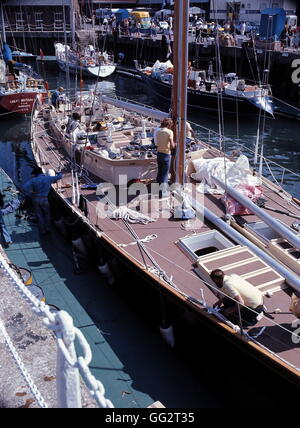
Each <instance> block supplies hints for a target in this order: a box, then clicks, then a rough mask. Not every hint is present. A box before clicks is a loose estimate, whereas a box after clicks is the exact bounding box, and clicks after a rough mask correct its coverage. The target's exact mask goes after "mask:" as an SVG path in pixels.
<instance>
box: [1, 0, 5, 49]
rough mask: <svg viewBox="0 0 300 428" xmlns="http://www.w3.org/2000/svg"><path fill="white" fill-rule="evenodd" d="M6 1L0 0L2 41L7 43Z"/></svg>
mask: <svg viewBox="0 0 300 428" xmlns="http://www.w3.org/2000/svg"><path fill="white" fill-rule="evenodd" d="M4 2H5V0H0V13H1V33H2V43H6V33H5V23H4Z"/></svg>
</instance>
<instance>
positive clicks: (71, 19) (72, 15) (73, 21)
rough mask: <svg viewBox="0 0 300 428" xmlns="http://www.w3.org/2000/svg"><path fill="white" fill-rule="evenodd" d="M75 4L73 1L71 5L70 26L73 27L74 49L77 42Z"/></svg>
mask: <svg viewBox="0 0 300 428" xmlns="http://www.w3.org/2000/svg"><path fill="white" fill-rule="evenodd" d="M74 3H75V0H71V3H70V25H71V34H72V49H74V48H75V41H76V33H75V31H76V29H75V25H76V24H75V23H76V20H75V7H74Z"/></svg>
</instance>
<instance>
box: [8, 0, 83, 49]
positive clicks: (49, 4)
mask: <svg viewBox="0 0 300 428" xmlns="http://www.w3.org/2000/svg"><path fill="white" fill-rule="evenodd" d="M0 3H1V6H2V10H3V21H4V30H5V31H4V33H5V34H6V37H7V38H8V39H9V42H11V44H13V45H16V46H19V47H21V48H22V49H24V50H28V51H31V52H33V53H36V54H38V53H39V50H40V49H43V50H45V51H46V52H47V50H49V49H47V48H49V39H53V40H63V39H64V38H65V37H67V40H68V41H70V40H71V38H72V37H74V35H75V28H76V27H78V25H80V19H81V17H80V8H79V2H78V0H64V1H62V0H22V1H20V0H2V1H1V2H0ZM1 26H2V23H1ZM2 34H3V28H2Z"/></svg>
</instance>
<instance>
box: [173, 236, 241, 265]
mask: <svg viewBox="0 0 300 428" xmlns="http://www.w3.org/2000/svg"><path fill="white" fill-rule="evenodd" d="M177 244H178V245H179V247H180V248H181V249H182V250H183V251H184V252H185V253H186V254H187V255H188V256H189V257H190V258H191V260H192V261H193V262H196V261H197V260H198V259H199V257H203V256H205V255H209V254H213V253H217V252H218V251H220V250H224V249H225V248H232V247H235V244H233V243H232V242H231V241H229V239H227V238H226V237H225V236H223V235H222V234H221V233H220V232H218V231H217V230H210V231H208V232H203V233H199V234H197V235H191V236H187V237H185V238H182V239H180V240H179V241H178V243H177Z"/></svg>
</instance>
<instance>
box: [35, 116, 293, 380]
mask: <svg viewBox="0 0 300 428" xmlns="http://www.w3.org/2000/svg"><path fill="white" fill-rule="evenodd" d="M34 126H35V131H36V133H35V135H36V142H37V145H38V147H39V150H40V151H41V152H42V153H43V158H44V159H47V164H46V165H43V168H44V169H45V170H47V169H56V170H57V169H58V167H59V166H60V165H67V162H66V155H65V153H64V152H63V151H61V150H60V149H58V148H57V147H56V146H55V143H54V140H53V139H52V138H51V137H50V136H49V135H48V133H47V132H46V129H45V128H44V124H43V120H41V119H40V118H39V119H38V121H37V122H36V124H35V125H34ZM216 153H217V152H216V150H215V149H209V150H208V152H207V155H205V156H207V157H214V156H216ZM94 179H95V177H93V181H94ZM71 183H72V179H71V174H70V173H69V172H66V173H65V174H64V179H63V180H62V183H61V184H60V185H59V186H55V190H56V191H57V193H58V194H59V196H60V197H61V198H62V200H64V201H65V203H66V204H67V205H68V206H69V208H70V209H71V210H72V211H73V212H74V213H76V214H78V215H79V216H81V217H82V219H84V215H83V213H82V212H81V211H80V210H79V209H78V208H77V207H76V206H74V205H73V204H72V189H71V188H68V185H70V184H71ZM80 193H81V195H82V196H84V198H85V199H86V201H87V207H88V219H85V221H87V222H88V224H89V226H90V227H91V229H92V230H93V231H94V233H96V234H97V235H98V236H99V238H100V239H102V240H104V241H105V242H106V243H108V244H109V245H110V246H111V247H112V248H114V249H115V251H117V252H118V253H119V254H120V255H121V256H122V257H124V258H126V260H128V261H129V262H130V263H131V264H132V265H133V266H136V267H137V268H138V269H139V270H140V272H143V274H144V276H147V277H148V278H149V281H153V282H155V283H156V284H158V285H159V284H160V285H161V286H162V289H163V290H164V292H166V293H167V294H169V295H172V296H173V297H174V298H175V299H177V300H178V302H179V303H180V304H181V305H183V306H185V307H186V308H187V309H188V310H191V311H193V312H195V313H197V314H198V315H199V317H200V318H201V317H204V318H206V319H209V320H210V322H212V323H214V324H216V325H218V327H219V328H220V329H223V330H224V332H227V333H228V332H230V333H231V334H232V335H233V337H234V339H235V340H237V341H240V342H242V343H244V344H245V343H247V344H248V346H249V352H253V353H254V354H255V355H256V356H257V355H260V354H261V356H262V357H263V358H264V359H267V360H269V363H270V365H273V366H274V367H277V368H278V371H279V372H282V373H283V374H284V375H287V376H290V377H291V379H292V380H293V381H295V382H296V383H299V374H300V344H298V345H296V344H294V343H293V341H292V332H293V331H294V328H293V327H292V322H293V321H294V320H295V317H294V316H293V315H292V314H291V313H290V311H289V306H290V295H291V292H292V290H291V288H290V287H286V285H285V284H283V283H284V281H283V279H282V278H280V276H278V275H277V274H276V273H274V272H273V271H272V269H270V268H268V267H266V266H265V264H264V263H262V262H261V261H260V260H257V259H254V260H253V261H254V265H253V266H252V270H254V271H255V270H258V271H260V272H261V273H262V277H261V278H260V279H259V281H258V282H257V281H256V282H254V283H255V285H262V284H263V283H265V282H269V283H270V282H272V281H275V282H276V287H274V293H273V295H272V296H271V297H265V304H266V306H267V309H268V311H269V312H271V313H273V316H274V318H275V319H274V321H273V320H270V319H268V318H266V317H263V318H262V319H261V320H260V321H259V322H258V323H257V324H256V325H255V327H252V328H246V329H245V332H246V333H247V334H248V335H250V336H251V335H255V334H257V333H258V332H260V331H261V329H262V328H263V327H265V330H264V332H263V333H262V334H261V335H260V336H259V337H258V338H257V339H253V340H250V338H249V336H245V335H244V336H240V335H237V334H236V333H235V331H234V330H233V329H232V328H231V327H230V326H228V325H226V324H225V323H224V322H222V320H220V319H219V318H217V317H216V315H214V314H211V313H209V311H207V310H206V309H204V307H203V305H201V304H200V302H199V301H200V300H201V299H202V297H201V296H202V294H201V290H203V293H204V298H205V303H206V304H207V305H208V306H209V307H212V305H213V304H214V303H215V302H216V296H215V295H214V293H212V291H211V290H210V288H209V287H208V286H207V285H206V284H205V283H204V282H203V280H201V279H200V277H199V275H198V274H197V272H196V270H195V268H196V266H195V264H194V263H193V262H191V260H190V258H189V257H188V256H187V254H185V253H184V252H183V251H182V249H181V248H180V247H179V246H178V245H177V241H178V240H180V239H182V238H184V237H185V236H190V235H192V234H193V233H196V234H197V233H202V232H206V231H209V230H211V229H212V228H211V225H210V224H208V223H206V222H204V224H202V223H201V222H199V221H197V222H196V223H195V224H194V226H193V225H192V222H189V226H190V228H189V229H190V230H186V226H187V223H186V222H183V221H181V220H179V221H174V220H172V218H171V216H169V217H168V218H161V217H160V218H158V219H157V220H156V221H155V222H154V223H150V224H147V225H140V224H134V225H131V227H132V229H133V230H134V232H135V233H136V235H137V236H138V238H139V239H140V240H142V239H144V238H146V237H147V236H149V235H156V236H157V237H156V238H155V239H153V240H151V241H150V242H148V243H144V244H143V245H144V247H145V248H146V249H147V251H148V252H149V254H150V255H151V256H152V257H153V258H154V259H155V261H156V263H157V264H158V265H159V266H160V268H161V270H162V271H164V272H165V274H166V275H167V277H168V278H170V279H171V280H172V281H171V284H170V283H167V282H165V281H163V280H162V279H161V278H160V277H159V276H157V275H156V273H155V269H154V267H153V264H152V262H151V261H150V260H149V259H148V258H147V256H145V254H142V252H141V251H140V248H139V246H138V245H134V244H133V243H134V242H136V238H135V237H134V236H132V234H131V233H130V232H129V231H128V229H127V228H126V226H125V224H124V223H123V222H122V221H120V220H119V221H115V220H111V219H110V218H109V217H106V218H99V217H98V216H97V206H98V204H99V200H98V198H97V196H96V192H95V191H93V190H81V192H80ZM264 198H266V199H267V205H270V204H272V206H274V207H277V208H280V209H282V210H287V211H288V212H291V213H293V215H299V212H300V209H299V210H296V208H295V207H292V206H290V205H289V203H288V201H287V200H286V199H284V198H283V195H282V194H280V192H277V193H275V192H274V191H273V190H270V189H269V188H267V187H266V186H265V185H264ZM204 205H205V206H206V207H208V208H209V209H210V210H211V211H213V212H214V213H215V214H216V215H217V216H218V217H220V218H222V217H223V216H224V214H225V211H224V207H223V205H222V203H221V202H220V197H219V196H212V195H205V196H204ZM299 208H300V207H299ZM272 216H274V217H275V218H277V219H279V220H281V221H283V222H284V223H285V224H287V225H288V226H290V225H291V222H294V221H295V219H291V218H290V217H288V216H287V215H283V214H279V213H274V215H273V213H272ZM240 220H241V221H244V222H247V223H251V222H254V221H258V220H259V219H258V218H257V217H256V216H253V215H250V216H244V217H242V218H241V219H240ZM193 227H194V229H193ZM238 227H239V226H238ZM228 238H229V239H230V236H229V237H228ZM131 244H132V245H131ZM126 245H128V246H126ZM143 259H145V260H146V265H147V266H145V264H144V260H143ZM230 262H232V263H234V262H236V266H235V272H236V273H241V272H242V271H243V269H244V268H243V267H242V268H241V269H240V268H239V263H238V259H235V256H234V255H231V256H230V259H229V260H228V261H227V265H229V266H230ZM206 266H207V270H209V269H212V268H214V267H219V266H220V265H219V266H218V264H216V263H215V262H213V263H212V264H209V263H208V264H207V265H206ZM242 266H243V263H242ZM228 271H230V269H229V270H228ZM262 289H263V291H267V289H269V288H268V287H267V288H265V289H264V288H262ZM271 289H272V287H271ZM196 300H197V301H198V303H196Z"/></svg>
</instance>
